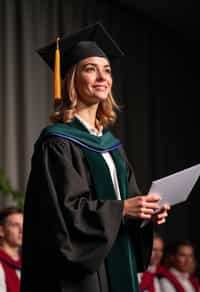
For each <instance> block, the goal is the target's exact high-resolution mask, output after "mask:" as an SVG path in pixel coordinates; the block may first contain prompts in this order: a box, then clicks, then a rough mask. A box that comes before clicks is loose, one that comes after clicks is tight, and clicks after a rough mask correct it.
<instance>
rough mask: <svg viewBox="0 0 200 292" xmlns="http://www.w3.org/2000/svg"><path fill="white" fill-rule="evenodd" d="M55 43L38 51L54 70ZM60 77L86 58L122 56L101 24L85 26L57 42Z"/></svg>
mask: <svg viewBox="0 0 200 292" xmlns="http://www.w3.org/2000/svg"><path fill="white" fill-rule="evenodd" d="M56 45H57V44H56V42H54V43H51V44H50V45H48V46H46V47H44V48H41V49H39V50H38V53H39V55H40V56H41V57H42V58H43V60H44V61H45V62H46V63H47V64H48V65H49V66H50V68H51V69H52V70H54V58H55V50H56ZM59 48H60V58H61V76H62V78H64V77H65V73H66V71H67V69H68V68H69V67H70V66H71V65H73V64H76V63H78V62H79V61H81V60H82V59H85V58H88V57H93V56H95V57H107V58H108V59H109V60H112V59H115V58H119V57H122V56H123V55H124V54H123V52H122V51H121V50H120V48H119V47H118V45H117V44H116V43H115V41H114V40H113V39H112V38H111V36H110V34H109V33H108V32H107V31H106V30H105V28H104V27H103V25H102V24H101V23H96V24H93V25H90V26H87V27H85V28H83V29H82V30H80V31H79V32H77V33H74V34H71V35H66V36H65V37H63V38H61V39H60V41H59Z"/></svg>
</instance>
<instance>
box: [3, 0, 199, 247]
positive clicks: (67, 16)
mask: <svg viewBox="0 0 200 292" xmlns="http://www.w3.org/2000/svg"><path fill="white" fill-rule="evenodd" d="M116 2H117V1H103V0H99V1H98V0H96V1H95V0H73V1H65V0H43V1H40V0H32V1H27V0H18V1H12V0H1V1H0V30H1V46H0V137H1V142H0V168H3V169H4V170H5V171H6V173H7V175H8V176H9V178H10V179H11V182H12V184H13V186H14V187H15V188H17V189H20V190H22V191H24V190H25V186H26V183H27V177H28V173H29V171H30V160H31V155H32V151H33V144H34V141H35V140H36V138H37V136H38V134H39V133H40V131H41V129H42V128H43V127H44V126H45V125H46V124H47V122H48V114H49V112H50V109H51V104H52V96H53V87H52V80H53V75H52V72H50V70H49V68H48V67H47V66H46V65H45V63H44V62H43V61H42V60H41V59H40V58H39V56H38V55H37V52H36V50H37V49H38V48H39V47H42V46H44V45H46V44H48V43H49V42H51V41H54V40H55V39H56V37H57V36H61V37H62V36H63V35H64V34H65V33H71V32H74V31H76V30H79V29H80V28H81V27H83V26H85V25H87V24H91V23H94V22H96V21H101V22H102V23H103V24H104V25H105V27H106V28H107V30H108V31H109V32H110V33H111V34H112V35H113V38H114V39H116V40H117V42H118V43H119V44H120V46H121V48H122V50H124V52H125V54H126V56H125V57H124V58H123V60H122V61H121V63H120V64H115V67H114V69H113V71H114V83H115V89H114V93H115V96H116V99H117V101H118V102H119V104H121V105H122V108H123V110H122V111H121V112H120V113H119V120H118V122H117V125H116V127H115V129H114V132H115V133H116V134H117V135H118V136H119V137H120V138H121V139H122V141H123V143H124V146H125V148H126V150H127V153H128V156H129V158H130V160H131V162H132V164H133V165H134V169H135V173H136V177H137V181H138V185H139V187H140V189H141V192H142V193H145V192H147V191H148V188H149V186H150V183H151V181H152V180H153V179H156V178H160V177H162V176H165V175H168V174H170V173H173V172H175V171H178V170H181V169H183V168H185V167H189V166H191V165H193V164H196V163H199V149H200V147H199V146H200V139H199V137H198V136H199V106H198V99H199V93H200V89H199V84H200V82H199V81H200V70H199V63H200V62H199V46H198V42H197V41H195V40H191V39H190V40H187V39H186V37H185V36H184V33H180V32H177V31H176V30H175V29H170V28H169V27H167V26H166V25H162V24H160V23H159V22H157V21H156V20H155V19H152V18H151V17H149V16H146V15H144V14H142V13H141V12H139V11H137V10H135V9H134V8H133V7H132V8H129V7H126V6H123V5H120V4H119V3H116ZM199 203H200V196H199V188H198V187H197V188H196V189H195V190H194V191H193V194H192V198H191V199H190V200H189V203H188V204H183V205H181V206H178V207H176V208H173V210H172V212H171V214H170V216H169V220H168V222H167V223H166V224H165V226H163V227H162V228H161V229H160V231H161V233H162V234H163V236H164V237H165V239H166V240H169V241H170V240H173V239H176V238H189V239H194V240H195V241H197V242H199V241H200V235H199V234H198V233H196V228H195V223H196V222H197V221H198V220H199V211H198V209H197V208H198V207H197V206H199V205H200V204H199Z"/></svg>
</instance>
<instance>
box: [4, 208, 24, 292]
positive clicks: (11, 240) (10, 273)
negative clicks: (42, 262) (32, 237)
mask: <svg viewBox="0 0 200 292" xmlns="http://www.w3.org/2000/svg"><path fill="white" fill-rule="evenodd" d="M22 225H23V212H22V210H21V209H19V208H17V207H8V208H5V209H3V210H1V211H0V292H19V291H20V272H21V255H20V248H21V245H22V227H23V226H22Z"/></svg>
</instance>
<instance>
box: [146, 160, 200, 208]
mask: <svg viewBox="0 0 200 292" xmlns="http://www.w3.org/2000/svg"><path fill="white" fill-rule="evenodd" d="M199 176H200V164H196V165H194V166H192V167H189V168H186V169H184V170H182V171H178V172H176V173H174V174H171V175H168V176H166V177H163V178H161V179H158V180H155V181H153V182H152V184H151V187H150V190H149V192H148V194H158V195H160V197H161V200H160V201H159V205H160V207H162V206H163V204H165V203H167V204H169V205H170V206H174V205H176V204H178V203H181V202H184V201H185V200H187V198H188V196H189V194H190V193H191V191H192V189H193V187H194V185H195V184H196V182H197V180H198V178H199Z"/></svg>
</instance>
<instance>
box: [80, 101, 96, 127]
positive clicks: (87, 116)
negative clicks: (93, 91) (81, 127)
mask: <svg viewBox="0 0 200 292" xmlns="http://www.w3.org/2000/svg"><path fill="white" fill-rule="evenodd" d="M97 108H98V105H96V104H95V105H92V106H85V105H82V104H80V105H79V106H78V108H77V111H76V113H77V114H78V115H79V116H80V117H81V118H82V119H83V120H84V121H86V122H87V123H88V124H89V125H90V126H91V127H92V128H96V127H97V125H96V113H97Z"/></svg>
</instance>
